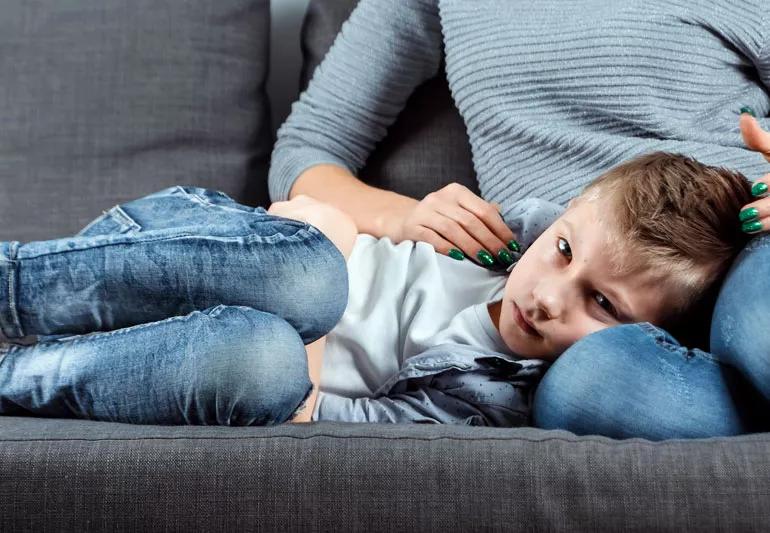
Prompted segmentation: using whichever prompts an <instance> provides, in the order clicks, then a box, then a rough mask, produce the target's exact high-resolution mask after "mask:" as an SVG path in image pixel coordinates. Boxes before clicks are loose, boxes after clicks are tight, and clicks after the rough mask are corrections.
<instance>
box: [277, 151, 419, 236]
mask: <svg viewBox="0 0 770 533" xmlns="http://www.w3.org/2000/svg"><path fill="white" fill-rule="evenodd" d="M298 194H306V195H308V196H310V197H312V198H315V199H316V200H320V201H322V202H326V203H328V204H331V205H333V206H335V207H336V208H337V209H340V210H341V211H343V212H345V213H347V214H348V215H350V217H351V218H353V220H354V221H355V222H356V226H357V227H358V232H359V233H368V234H369V235H373V236H375V237H378V238H379V237H386V236H387V237H390V238H391V240H393V241H394V242H395V241H396V238H395V237H396V235H395V228H394V224H393V222H394V221H397V220H399V219H400V218H401V217H402V216H403V213H405V212H406V211H407V210H409V209H410V208H411V207H412V206H414V205H415V204H417V203H419V202H418V200H415V199H414V198H411V197H409V196H404V195H401V194H398V193H396V192H393V191H387V190H384V189H378V188H377V187H372V186H371V185H367V184H366V183H364V182H363V181H361V180H359V179H358V178H356V177H355V176H354V175H353V174H351V173H350V171H348V169H346V168H343V167H340V166H338V165H332V164H327V163H323V164H319V165H314V166H312V167H310V168H308V169H307V170H305V171H304V172H303V173H302V174H300V175H299V177H298V178H297V179H296V180H295V181H294V184H293V185H292V187H291V190H290V192H289V199H290V200H291V199H292V198H293V197H294V196H296V195H298Z"/></svg>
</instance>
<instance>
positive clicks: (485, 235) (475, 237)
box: [434, 200, 515, 266]
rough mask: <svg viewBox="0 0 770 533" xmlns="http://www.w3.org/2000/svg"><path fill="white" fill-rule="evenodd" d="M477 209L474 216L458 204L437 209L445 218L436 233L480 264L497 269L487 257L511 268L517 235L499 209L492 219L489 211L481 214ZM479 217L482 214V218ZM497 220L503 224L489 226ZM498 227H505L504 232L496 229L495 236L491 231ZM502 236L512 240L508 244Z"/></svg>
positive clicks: (477, 208) (438, 206) (437, 207)
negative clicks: (492, 220) (512, 247)
mask: <svg viewBox="0 0 770 533" xmlns="http://www.w3.org/2000/svg"><path fill="white" fill-rule="evenodd" d="M482 201H483V200H482ZM475 209H476V211H475V212H471V211H469V210H468V209H467V208H463V207H461V206H459V205H457V204H440V205H437V206H436V211H437V212H438V213H440V214H442V215H444V218H443V219H442V220H441V221H440V222H439V223H438V224H437V226H438V227H436V228H434V229H435V230H438V233H439V234H440V235H441V236H442V237H444V238H445V239H447V240H448V241H451V242H453V243H454V244H455V245H456V247H459V249H460V250H461V251H462V252H463V253H464V254H465V255H467V256H469V257H472V258H473V259H474V260H475V261H476V262H477V263H479V264H481V265H484V266H493V265H494V264H493V263H490V262H489V261H488V259H487V260H485V259H484V256H485V254H486V256H487V258H488V257H491V258H492V259H493V260H494V261H495V262H496V264H497V265H498V266H508V265H509V264H511V263H512V262H513V257H512V256H511V250H510V249H509V247H508V242H509V241H511V240H515V238H514V235H513V233H512V232H511V230H510V229H509V228H508V226H506V225H505V223H504V222H502V218H500V215H499V214H498V211H497V210H496V209H495V210H494V212H495V214H494V215H490V214H489V213H488V212H486V209H485V211H481V209H480V208H479V207H478V206H477V207H475ZM492 209H494V208H492ZM476 213H481V217H480V216H479V215H478V214H476ZM495 217H496V218H497V219H499V222H498V221H495V222H491V221H490V222H487V221H488V220H489V219H494V218H495ZM487 224H489V226H488V225H487ZM498 225H502V226H503V228H504V229H502V230H501V229H500V228H499V227H495V231H494V232H493V231H492V230H491V229H490V227H494V226H498ZM498 234H503V235H505V236H506V237H508V239H507V241H503V240H502V238H500V237H499V236H498ZM504 238H505V237H504ZM479 254H481V255H479Z"/></svg>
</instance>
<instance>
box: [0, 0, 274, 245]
mask: <svg viewBox="0 0 770 533" xmlns="http://www.w3.org/2000/svg"><path fill="white" fill-rule="evenodd" d="M269 11H270V10H269V0H217V1H216V2H212V1H209V0H187V1H185V2H179V1H176V0H137V1H134V2H125V1H123V0H120V1H118V0H78V1H66V2H63V1H60V0H43V1H39V2H29V1H27V0H7V1H6V2H3V5H2V7H1V8H0V13H1V15H0V50H2V54H0V71H1V72H2V78H3V81H2V84H0V121H1V122H0V123H1V124H2V127H0V190H1V191H2V193H0V240H11V239H13V240H19V241H28V240H42V239H51V238H59V237H64V236H69V235H72V234H74V233H76V232H77V231H78V230H79V229H81V228H82V227H83V226H84V225H85V224H86V223H87V222H89V221H90V220H92V219H93V218H95V217H96V216H97V215H99V214H100V211H101V210H102V209H106V208H108V207H110V206H112V205H114V204H116V203H121V202H124V201H127V200H129V199H134V198H137V197H139V196H144V195H146V194H148V193H150V192H154V191H158V190H160V189H163V188H165V187H167V186H171V185H175V184H189V185H196V186H201V187H211V188H216V189H220V190H222V191H224V192H226V193H228V194H230V195H231V196H233V197H234V198H235V199H237V200H239V201H241V202H243V203H250V204H252V205H257V204H259V205H263V204H266V203H267V202H268V194H267V167H268V162H269V157H270V152H271V149H272V133H271V127H270V122H269V108H268V105H267V97H266V92H265V88H264V85H265V81H266V76H267V66H268V59H269V28H270V26H269V24H270V17H269Z"/></svg>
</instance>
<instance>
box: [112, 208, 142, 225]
mask: <svg viewBox="0 0 770 533" xmlns="http://www.w3.org/2000/svg"><path fill="white" fill-rule="evenodd" d="M108 214H109V216H111V217H113V218H115V219H117V222H118V223H120V224H122V225H124V226H129V227H131V228H133V229H135V230H137V231H141V230H142V226H140V225H139V223H137V222H136V220H134V219H133V218H131V217H130V216H129V214H128V213H126V212H125V211H123V209H122V208H121V207H120V205H115V206H113V207H111V208H110V209H109V210H108Z"/></svg>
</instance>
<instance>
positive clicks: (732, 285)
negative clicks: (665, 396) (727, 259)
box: [710, 234, 770, 401]
mask: <svg viewBox="0 0 770 533" xmlns="http://www.w3.org/2000/svg"><path fill="white" fill-rule="evenodd" d="M769 274H770V234H762V235H758V236H756V237H754V238H753V239H752V240H751V241H749V243H748V244H747V245H746V247H745V248H744V249H743V250H742V251H741V253H740V254H738V256H737V257H736V259H735V261H734V262H733V264H732V266H731V267H730V270H729V271H728V273H727V275H726V276H725V279H724V282H723V283H722V286H721V288H720V290H719V295H718V297H717V301H716V305H715V307H714V314H713V316H712V322H711V347H710V351H711V352H712V353H713V354H714V355H715V356H716V357H718V358H719V359H720V360H722V361H724V362H725V363H727V364H730V365H732V366H734V367H736V368H737V369H738V370H740V371H741V372H742V373H743V375H744V376H745V377H746V379H748V380H749V381H751V382H752V383H753V384H754V386H755V387H756V388H757V389H758V390H760V391H761V392H762V394H763V395H764V397H765V399H766V400H767V401H770V298H768V297H767V294H768V293H770V275H769Z"/></svg>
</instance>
